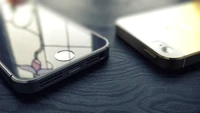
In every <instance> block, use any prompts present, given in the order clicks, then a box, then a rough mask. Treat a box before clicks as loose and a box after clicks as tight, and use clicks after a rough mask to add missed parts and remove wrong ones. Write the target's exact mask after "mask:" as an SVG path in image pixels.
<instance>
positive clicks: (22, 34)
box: [0, 1, 106, 79]
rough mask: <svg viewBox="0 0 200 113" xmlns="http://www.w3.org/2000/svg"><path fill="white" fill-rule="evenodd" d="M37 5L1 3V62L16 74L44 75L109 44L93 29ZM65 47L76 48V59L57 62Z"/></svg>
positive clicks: (22, 77)
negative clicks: (83, 27) (57, 55)
mask: <svg viewBox="0 0 200 113" xmlns="http://www.w3.org/2000/svg"><path fill="white" fill-rule="evenodd" d="M36 6H37V7H36ZM36 6H35V5H33V4H32V3H31V2H29V1H26V2H25V3H19V4H17V5H16V6H15V5H13V4H12V3H10V2H8V1H4V2H3V3H2V14H1V20H0V21H1V24H0V27H1V28H0V29H1V30H0V32H1V33H0V61H1V62H2V63H3V64H4V65H5V66H6V67H7V68H8V69H9V70H10V71H11V72H12V73H13V74H14V76H16V77H18V78H20V79H32V78H35V77H38V76H42V75H44V74H46V73H49V72H51V71H52V70H53V69H55V68H59V67H61V66H63V65H66V64H68V63H69V62H71V61H74V60H76V59H78V58H81V57H83V56H86V55H88V54H90V53H91V52H93V51H95V50H97V49H99V48H102V47H103V46H105V45H106V41H105V40H103V39H102V38H99V37H98V36H96V35H95V34H93V33H92V32H90V31H88V30H85V29H82V28H80V27H78V26H77V25H75V24H73V23H71V22H69V21H66V19H65V18H63V17H62V16H60V15H58V14H56V13H53V12H52V11H49V10H48V9H47V8H45V7H44V6H41V5H38V4H37V5H36ZM3 22H4V27H3V25H2V23H3ZM63 50H70V51H73V53H74V54H75V57H74V59H72V60H69V61H62V62H61V61H58V60H57V59H56V58H55V54H56V53H57V52H58V51H63Z"/></svg>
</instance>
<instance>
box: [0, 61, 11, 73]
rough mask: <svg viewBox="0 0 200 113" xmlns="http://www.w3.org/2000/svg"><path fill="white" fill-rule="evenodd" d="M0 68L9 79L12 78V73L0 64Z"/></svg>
mask: <svg viewBox="0 0 200 113" xmlns="http://www.w3.org/2000/svg"><path fill="white" fill-rule="evenodd" d="M0 67H1V68H2V69H3V70H4V71H5V72H6V73H7V74H8V75H9V77H12V73H11V72H10V71H9V70H8V69H7V68H6V67H5V66H4V65H3V64H2V63H1V62H0Z"/></svg>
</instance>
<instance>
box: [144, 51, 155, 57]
mask: <svg viewBox="0 0 200 113" xmlns="http://www.w3.org/2000/svg"><path fill="white" fill-rule="evenodd" d="M144 51H145V52H146V53H147V54H146V55H147V57H149V58H150V59H156V55H155V54H154V53H153V52H151V51H150V50H148V49H144Z"/></svg>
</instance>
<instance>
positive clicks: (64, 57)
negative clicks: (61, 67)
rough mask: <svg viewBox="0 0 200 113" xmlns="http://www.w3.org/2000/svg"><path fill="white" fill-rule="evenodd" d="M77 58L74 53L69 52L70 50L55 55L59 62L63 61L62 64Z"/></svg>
mask: <svg viewBox="0 0 200 113" xmlns="http://www.w3.org/2000/svg"><path fill="white" fill-rule="evenodd" d="M74 57H75V54H74V52H72V51H69V50H62V51H58V52H57V53H56V54H55V58H56V60H58V61H62V62H66V61H70V60H72V59H73V58H74Z"/></svg>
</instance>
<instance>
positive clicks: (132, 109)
mask: <svg viewBox="0 0 200 113" xmlns="http://www.w3.org/2000/svg"><path fill="white" fill-rule="evenodd" d="M41 1H42V3H43V4H45V5H46V6H48V7H50V8H52V9H53V10H55V11H57V12H59V13H61V14H63V15H65V16H67V17H69V18H71V19H72V20H74V21H75V22H77V23H79V24H81V25H83V26H85V27H88V28H90V29H92V30H94V31H96V32H97V33H99V34H101V35H103V36H105V37H106V38H107V39H108V40H109V41H110V57H109V58H108V59H107V60H106V61H104V62H102V63H99V64H97V65H95V66H94V67H92V68H90V69H88V70H85V71H83V72H80V73H78V74H76V75H74V76H72V77H70V78H68V79H65V80H63V81H62V82H59V83H57V84H55V85H53V86H51V87H49V88H47V89H45V90H43V91H41V92H39V93H36V94H33V95H22V94H18V93H15V92H14V91H13V90H12V88H10V86H9V85H8V84H7V82H6V81H5V80H4V79H3V78H2V77H0V112H1V113H168V112H169V113H198V112H200V69H199V67H200V64H195V65H193V66H190V67H187V68H185V69H182V70H177V71H171V72H169V71H166V70H162V69H160V68H158V67H157V66H155V65H154V64H153V63H151V62H150V61H149V60H148V59H146V58H145V57H144V56H142V55H141V54H140V53H139V52H137V51H136V50H135V49H133V48H131V47H130V46H128V45H127V44H126V43H125V42H124V41H122V40H120V39H119V38H118V37H117V36H116V32H115V24H114V23H115V20H116V19H117V18H118V17H121V16H125V15H129V14H135V13H140V12H145V11H149V10H154V9H159V8H163V7H167V6H172V5H175V4H179V3H181V2H185V1H187V0H73V1H72V0H41Z"/></svg>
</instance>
